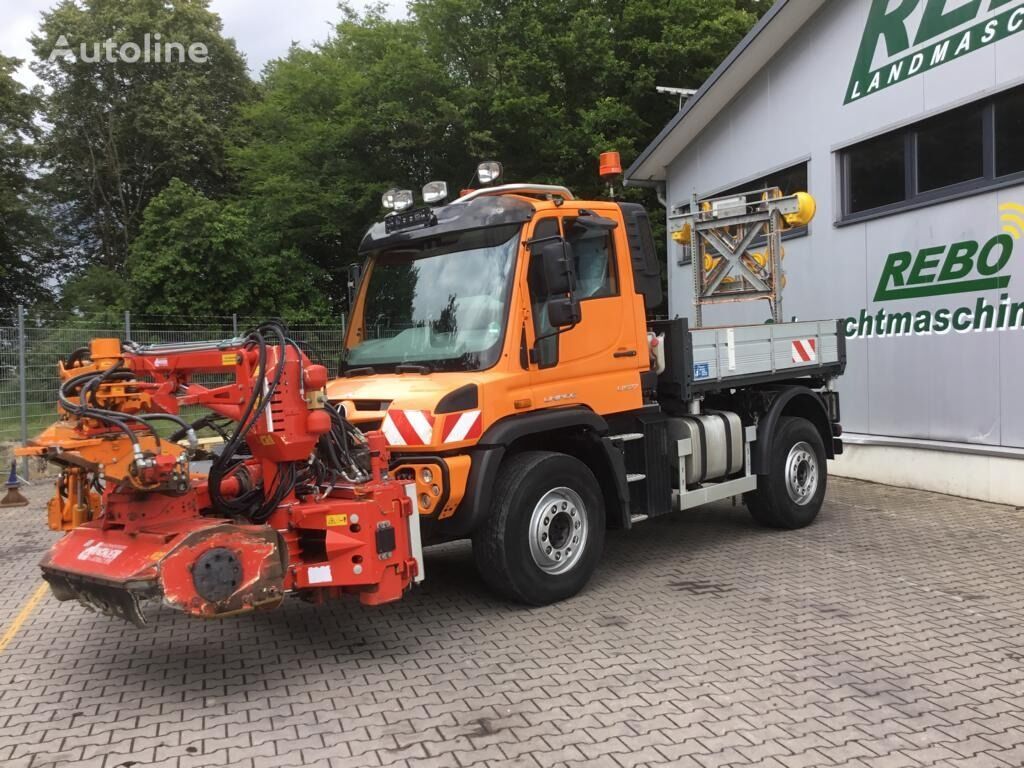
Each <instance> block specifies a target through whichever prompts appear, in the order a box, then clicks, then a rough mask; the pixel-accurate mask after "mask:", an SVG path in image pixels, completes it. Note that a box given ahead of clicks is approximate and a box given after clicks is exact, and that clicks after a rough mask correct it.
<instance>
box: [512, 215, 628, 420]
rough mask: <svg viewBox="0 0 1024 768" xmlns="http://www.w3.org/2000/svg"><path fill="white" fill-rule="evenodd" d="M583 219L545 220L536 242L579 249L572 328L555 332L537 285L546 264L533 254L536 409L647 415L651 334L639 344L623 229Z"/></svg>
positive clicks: (530, 328)
mask: <svg viewBox="0 0 1024 768" xmlns="http://www.w3.org/2000/svg"><path fill="white" fill-rule="evenodd" d="M585 215H590V216H593V215H594V214H585ZM579 218H580V217H579V215H578V213H576V212H569V213H568V214H566V213H559V214H557V215H550V216H545V217H543V218H538V219H537V220H536V221H535V223H534V229H533V233H532V235H531V238H530V242H536V241H538V240H541V239H543V238H550V237H558V236H561V237H564V239H565V240H566V241H567V242H568V243H569V245H570V246H571V247H572V252H573V261H574V264H575V267H576V291H575V295H576V297H577V298H578V299H579V302H580V314H581V319H580V322H579V323H577V324H576V325H575V326H573V327H571V328H568V329H562V330H561V331H558V330H557V329H554V328H552V327H551V325H550V323H548V322H547V316H546V312H545V306H544V305H545V301H546V297H544V296H541V295H539V291H538V288H539V286H541V285H542V284H543V281H542V280H540V279H538V278H537V273H538V271H539V270H538V267H539V264H537V263H534V262H533V254H531V263H530V264H529V265H528V269H527V283H528V285H527V290H528V294H527V295H529V297H530V301H529V318H528V321H527V323H526V326H527V333H526V338H527V345H528V356H527V359H528V360H529V367H530V379H531V389H532V392H533V407H534V408H547V407H552V406H559V405H586V406H588V407H589V408H591V409H592V410H594V411H596V412H597V413H602V414H607V413H616V412H619V411H626V410H630V409H633V408H639V407H640V405H641V404H642V393H641V391H640V368H641V364H642V362H641V361H643V363H644V365H643V367H644V368H646V367H647V366H646V360H645V359H644V357H643V356H644V355H646V354H647V352H646V335H645V336H644V338H643V339H638V338H637V325H636V322H637V319H636V317H635V316H634V302H633V301H630V300H629V299H628V298H627V297H625V296H624V295H623V283H627V284H628V285H630V286H631V285H632V280H628V279H627V280H625V281H624V280H623V279H622V276H621V275H620V260H619V259H618V258H617V256H618V253H617V250H616V240H617V238H616V229H610V228H607V226H604V227H594V226H583V225H582V224H581V223H580V221H579ZM599 218H600V217H597V218H595V219H589V220H587V221H597V219H599ZM603 223H604V224H605V225H608V224H611V223H612V222H610V221H609V220H607V219H604V220H603ZM627 278H628V276H627ZM629 290H630V292H632V288H631V287H630V289H629ZM641 343H642V344H641Z"/></svg>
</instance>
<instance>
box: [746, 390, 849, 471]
mask: <svg viewBox="0 0 1024 768" xmlns="http://www.w3.org/2000/svg"><path fill="white" fill-rule="evenodd" d="M783 416H795V417H799V418H802V419H807V421H809V422H811V424H812V425H814V428H815V429H816V430H817V432H818V434H819V435H821V442H822V443H823V444H824V446H825V456H826V458H829V459H834V458H835V449H834V446H833V442H832V423H831V421H830V419H829V415H828V407H827V405H826V404H825V401H824V399H822V397H821V395H820V394H818V393H817V392H815V391H814V390H812V389H808V388H807V387H801V386H791V387H786V388H785V389H782V390H780V391H779V393H778V395H777V396H776V397H775V398H773V399H772V401H771V405H770V406H769V407H768V410H767V411H766V412H765V414H764V416H763V417H762V418H761V419H760V420H759V421H758V424H757V441H756V442H755V443H754V446H753V454H752V456H751V464H752V469H753V471H754V472H755V473H756V474H759V475H763V474H766V473H767V472H768V469H769V467H770V465H771V456H772V450H773V445H772V443H773V441H774V439H775V433H776V428H777V427H778V423H779V419H781V418H782V417H783Z"/></svg>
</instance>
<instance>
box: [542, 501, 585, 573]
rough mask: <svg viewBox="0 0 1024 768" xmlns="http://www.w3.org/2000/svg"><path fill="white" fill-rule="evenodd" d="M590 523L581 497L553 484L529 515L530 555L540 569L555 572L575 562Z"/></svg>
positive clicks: (572, 565)
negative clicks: (554, 486)
mask: <svg viewBox="0 0 1024 768" xmlns="http://www.w3.org/2000/svg"><path fill="white" fill-rule="evenodd" d="M589 531H590V524H589V523H588V522H587V513H586V507H585V506H584V505H583V499H582V498H580V495H579V494H578V493H576V491H574V490H573V489H572V488H564V487H563V488H553V489H551V490H550V491H548V492H547V493H545V494H544V495H543V496H541V497H540V501H538V502H537V505H536V506H535V507H534V508H533V513H532V514H531V515H530V532H529V536H530V555H531V556H532V557H533V562H534V563H536V564H537V567H538V568H540V569H541V570H542V571H544V573H549V574H551V575H553V576H557V575H558V574H561V573H566V572H567V571H570V570H572V568H573V567H574V566H575V565H576V563H578V562H579V560H580V558H581V557H582V556H583V550H584V548H585V547H586V545H587V536H588V534H589Z"/></svg>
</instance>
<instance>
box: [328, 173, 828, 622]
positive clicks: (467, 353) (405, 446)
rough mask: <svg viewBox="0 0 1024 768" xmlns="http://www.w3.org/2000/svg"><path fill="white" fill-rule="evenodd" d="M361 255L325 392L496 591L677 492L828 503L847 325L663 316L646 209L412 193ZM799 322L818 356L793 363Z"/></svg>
mask: <svg viewBox="0 0 1024 768" xmlns="http://www.w3.org/2000/svg"><path fill="white" fill-rule="evenodd" d="M425 192H426V190H425ZM386 199H387V198H386ZM718 223H720V222H718ZM676 239H677V240H678V239H680V238H678V237H677V238H676ZM360 254H361V256H362V257H363V258H364V259H365V261H364V267H363V269H362V274H361V277H360V279H359V281H358V287H357V289H356V291H355V294H354V297H353V299H352V306H351V313H350V323H349V327H348V330H347V335H346V339H345V347H344V351H343V354H342V359H341V365H340V370H339V376H338V378H336V379H334V380H332V381H331V382H329V383H328V387H327V397H328V400H329V401H330V402H331V403H333V404H335V405H336V406H338V407H340V408H343V409H344V415H345V416H346V417H347V418H348V419H349V420H350V421H351V422H352V423H354V424H356V425H357V426H359V427H360V428H361V429H362V430H363V431H367V430H370V429H379V430H380V431H382V432H383V434H384V436H385V437H386V439H387V441H388V443H389V444H390V448H391V451H392V456H393V460H392V463H391V467H390V469H391V472H392V473H393V475H395V476H396V477H398V478H399V479H405V480H414V481H415V484H416V499H417V504H418V511H419V515H420V520H421V526H422V529H423V531H424V536H425V540H426V541H427V542H428V543H430V542H441V541H450V540H454V539H461V538H471V539H472V540H473V549H474V553H475V559H476V561H477V564H478V567H479V570H480V573H481V575H482V577H483V578H484V580H485V581H486V582H487V583H488V584H489V585H490V586H491V587H492V588H493V589H495V590H496V591H497V592H499V593H500V594H502V595H504V596H506V597H508V598H511V599H514V600H517V601H520V602H525V603H528V604H546V603H550V602H554V601H556V600H559V599H563V598H565V597H568V596H571V595H572V594H574V593H576V592H577V591H578V590H579V589H581V588H582V587H583V586H584V585H585V583H586V581H587V579H588V578H589V577H590V575H591V573H592V572H593V570H594V568H595V566H596V565H597V562H598V559H599V556H600V551H601V548H602V544H603V539H604V534H605V530H606V529H607V528H625V529H628V528H630V527H631V526H632V525H633V524H636V523H638V522H639V521H641V520H644V519H647V518H649V517H653V516H656V515H661V514H666V513H669V512H671V511H672V510H674V509H685V508H688V507H692V506H697V505H698V504H702V503H706V502H709V501H714V500H717V499H722V498H729V497H732V496H737V495H741V494H742V495H744V498H745V499H746V501H747V503H748V506H749V507H750V509H751V511H752V513H753V514H754V517H755V519H757V520H758V521H759V522H762V523H764V524H766V525H771V526H776V527H783V528H795V527H800V526H803V525H806V524H808V523H809V522H811V521H812V520H813V519H814V516H815V515H816V514H817V512H818V509H819V508H820V506H821V502H822V497H823V495H824V492H825V476H826V459H827V458H831V457H833V456H834V455H835V454H837V453H839V452H841V450H842V443H841V441H840V440H839V435H840V434H841V428H840V427H839V399H838V394H837V393H836V392H835V391H834V390H833V388H832V381H833V379H834V378H835V377H836V376H838V375H840V374H841V373H842V370H843V367H844V365H845V350H844V348H843V346H842V335H841V334H839V333H837V325H836V323H835V322H834V321H822V322H815V323H784V324H780V325H778V326H760V325H759V326H736V327H734V328H725V329H723V328H707V329H705V328H700V329H698V328H694V329H691V328H690V327H689V325H688V321H687V320H686V319H685V318H676V319H673V320H667V319H656V318H654V316H653V314H652V313H653V310H654V309H655V308H657V307H658V306H659V305H660V304H661V302H662V288H661V269H660V263H659V258H658V256H657V254H656V251H655V248H654V241H653V239H652V235H651V228H650V222H649V219H648V215H647V213H646V211H645V210H644V208H643V207H642V206H640V205H636V204H632V203H625V202H616V201H614V200H587V201H583V200H577V199H575V198H574V197H573V195H572V193H571V192H570V191H569V190H568V189H565V188H564V187H555V186H547V185H534V184H506V185H502V186H491V187H483V188H481V189H478V190H476V191H472V192H469V193H468V194H464V195H463V196H462V197H460V198H458V199H456V200H455V201H453V202H450V203H448V204H443V205H435V206H433V207H429V206H427V207H422V208H412V207H411V206H409V207H407V208H406V209H405V210H396V211H395V212H393V213H391V214H389V215H388V216H386V217H385V219H384V220H383V221H381V222H378V223H376V224H375V225H374V226H373V227H372V228H371V229H370V230H369V232H367V234H366V236H365V237H364V239H363V241H362V245H361V247H360ZM695 263H698V262H697V261H696V260H695ZM766 328H769V329H770V332H771V334H772V338H771V339H768V337H767V335H766V334H767V332H766V331H765V330H764V329H766ZM748 336H749V337H750V338H749V340H748ZM790 336H792V337H793V338H794V339H797V340H800V341H801V342H802V341H804V340H809V342H813V344H814V346H815V349H816V354H815V359H814V360H813V361H811V362H808V363H806V364H805V365H796V364H795V363H794V364H790V363H789V361H790V357H791V356H790V355H789V353H788V350H789V344H790V340H789V339H790ZM748 341H749V343H748ZM766 344H767V346H765V345H766ZM745 345H746V346H745ZM726 346H728V349H727V348H726ZM766 350H767V352H768V354H767V357H766V356H765V352H766ZM737 355H738V359H739V364H738V366H737V362H736V360H737ZM748 357H749V360H748ZM777 357H779V358H785V361H786V364H782V362H781V361H780V360H776V358H777ZM730 363H731V366H730Z"/></svg>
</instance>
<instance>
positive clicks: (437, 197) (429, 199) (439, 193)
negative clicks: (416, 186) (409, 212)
mask: <svg viewBox="0 0 1024 768" xmlns="http://www.w3.org/2000/svg"><path fill="white" fill-rule="evenodd" d="M446 197H448V183H447V182H444V181H431V182H429V183H428V184H424V185H423V202H424V203H426V204H427V205H434V204H435V203H443V202H444V200H445V198H446Z"/></svg>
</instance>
